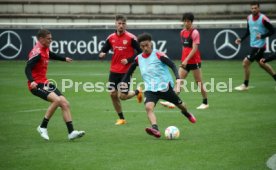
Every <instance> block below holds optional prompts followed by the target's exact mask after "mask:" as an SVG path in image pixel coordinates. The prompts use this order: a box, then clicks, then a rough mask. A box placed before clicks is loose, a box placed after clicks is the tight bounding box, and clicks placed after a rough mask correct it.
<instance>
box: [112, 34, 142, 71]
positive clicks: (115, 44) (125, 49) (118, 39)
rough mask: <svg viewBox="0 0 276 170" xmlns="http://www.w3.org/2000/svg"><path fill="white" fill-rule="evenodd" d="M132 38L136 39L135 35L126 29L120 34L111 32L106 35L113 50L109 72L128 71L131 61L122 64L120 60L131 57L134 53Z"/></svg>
mask: <svg viewBox="0 0 276 170" xmlns="http://www.w3.org/2000/svg"><path fill="white" fill-rule="evenodd" d="M133 39H134V40H135V41H137V38H136V36H135V35H133V34H131V33H129V32H127V31H125V32H124V33H123V34H121V35H118V34H117V33H113V34H111V35H109V36H108V38H107V41H108V42H109V44H110V45H111V47H112V49H113V52H114V54H113V56H112V59H111V65H110V71H111V72H115V73H126V72H127V71H128V69H129V67H130V64H131V63H128V64H127V65H123V64H122V63H121V60H122V59H129V58H131V57H133V55H134V53H135V50H134V48H133V46H132V41H133Z"/></svg>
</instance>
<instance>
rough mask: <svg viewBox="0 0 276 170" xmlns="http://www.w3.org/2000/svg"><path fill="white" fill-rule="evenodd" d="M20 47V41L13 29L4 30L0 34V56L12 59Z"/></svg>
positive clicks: (19, 50)
mask: <svg viewBox="0 0 276 170" xmlns="http://www.w3.org/2000/svg"><path fill="white" fill-rule="evenodd" d="M21 49H22V41H21V38H20V37H19V35H18V34H17V33H16V32H14V31H4V32H2V33H1V34H0V56H1V57H3V58H5V59H14V58H16V57H17V56H18V54H19V53H20V52H21Z"/></svg>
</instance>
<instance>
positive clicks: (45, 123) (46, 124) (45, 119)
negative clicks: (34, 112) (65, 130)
mask: <svg viewBox="0 0 276 170" xmlns="http://www.w3.org/2000/svg"><path fill="white" fill-rule="evenodd" d="M48 122H49V119H47V118H45V117H44V118H43V120H42V123H41V125H40V127H41V128H47V126H48Z"/></svg>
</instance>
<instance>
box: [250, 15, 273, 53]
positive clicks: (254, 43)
mask: <svg viewBox="0 0 276 170" xmlns="http://www.w3.org/2000/svg"><path fill="white" fill-rule="evenodd" d="M263 17H265V16H264V15H263V14H260V16H259V18H258V20H256V21H254V20H253V15H252V14H251V15H249V16H248V24H249V31H250V46H251V47H257V48H262V47H264V45H265V39H257V38H256V36H257V34H261V35H262V34H265V33H267V32H268V30H267V29H266V28H265V26H264V24H263V22H262V20H263Z"/></svg>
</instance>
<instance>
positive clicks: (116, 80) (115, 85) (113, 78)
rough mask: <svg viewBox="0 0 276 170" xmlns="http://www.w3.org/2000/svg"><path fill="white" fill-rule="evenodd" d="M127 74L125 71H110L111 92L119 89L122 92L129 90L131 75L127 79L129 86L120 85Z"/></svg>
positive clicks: (109, 86) (109, 88) (109, 87)
mask: <svg viewBox="0 0 276 170" xmlns="http://www.w3.org/2000/svg"><path fill="white" fill-rule="evenodd" d="M124 76H125V73H114V72H110V73H109V78H108V81H109V82H108V83H109V84H108V90H109V91H110V92H112V91H114V90H117V91H120V92H122V93H126V94H127V93H128V91H129V85H130V77H129V78H128V79H127V86H126V87H120V83H121V82H122V79H123V77H124Z"/></svg>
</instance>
